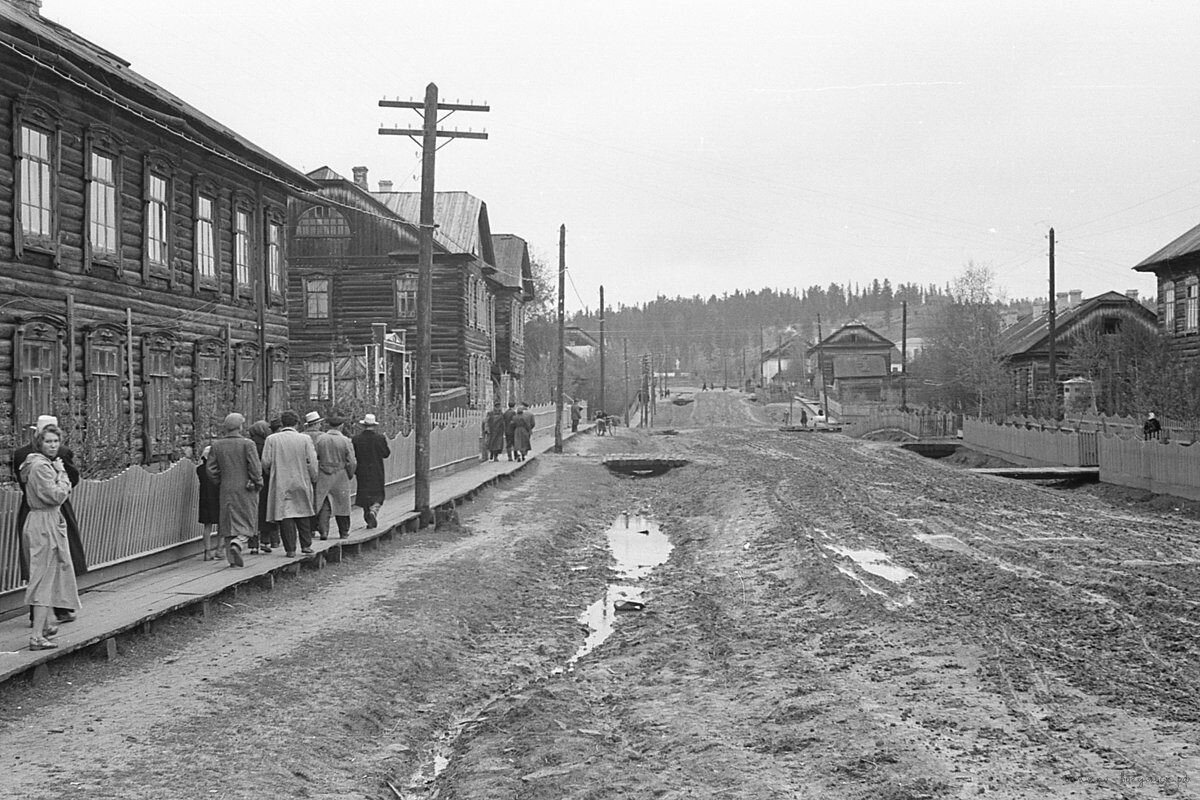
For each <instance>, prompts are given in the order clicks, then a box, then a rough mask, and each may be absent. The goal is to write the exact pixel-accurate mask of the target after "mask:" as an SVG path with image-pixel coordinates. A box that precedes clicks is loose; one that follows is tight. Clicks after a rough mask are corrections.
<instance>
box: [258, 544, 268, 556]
mask: <svg viewBox="0 0 1200 800" xmlns="http://www.w3.org/2000/svg"><path fill="white" fill-rule="evenodd" d="M258 552H260V553H262V554H263V555H270V554H271V548H270V547H269V546H267V545H265V544H264V545H263V546H262V547H260V548H258Z"/></svg>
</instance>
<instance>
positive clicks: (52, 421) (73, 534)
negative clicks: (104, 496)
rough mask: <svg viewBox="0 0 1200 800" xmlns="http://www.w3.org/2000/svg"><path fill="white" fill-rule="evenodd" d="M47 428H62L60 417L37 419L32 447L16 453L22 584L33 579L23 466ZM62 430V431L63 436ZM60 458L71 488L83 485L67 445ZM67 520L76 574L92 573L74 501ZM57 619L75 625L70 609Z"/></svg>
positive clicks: (65, 507) (66, 506) (66, 508)
mask: <svg viewBox="0 0 1200 800" xmlns="http://www.w3.org/2000/svg"><path fill="white" fill-rule="evenodd" d="M47 425H54V426H55V427H57V426H58V417H55V416H52V415H50V414H42V415H40V416H39V417H38V418H37V421H36V422H35V423H34V424H33V425H32V426H31V427H30V429H29V432H30V434H31V436H30V442H29V444H26V445H22V446H21V447H18V448H17V449H16V450H15V451H13V454H12V464H11V466H12V475H13V477H14V478H15V479H16V481H17V483H18V485H19V486H20V489H21V505H20V506H19V507H18V508H17V524H16V532H17V567H18V570H19V574H20V576H21V580H22V581H28V580H29V553H28V552H27V551H26V550H25V541H24V539H23V538H22V536H21V530H22V528H23V526H24V524H25V517H26V516H27V515H28V514H29V503H28V502H27V501H26V499H25V483H24V481H23V480H22V479H21V465H22V464H24V463H25V459H26V458H28V457H29V454H30V453H34V452H37V450H36V448H35V446H34V444H33V439H34V438H35V437H36V436H37V434H38V433H40V432H41V430H42V429H43V428H45V427H46V426H47ZM61 430H62V429H61V428H60V429H59V431H60V433H59V435H60V436H61V435H62V434H61ZM58 457H59V458H61V459H62V462H63V468H64V469H66V471H67V477H68V478H70V479H71V487H72V488H74V487H75V486H78V485H79V469H78V467H76V466H75V454H74V453H72V452H71V449H70V448H69V447H67V446H66V445H65V444H61V443H60V444H59V447H58ZM62 515H63V519H64V520H65V521H66V523H67V544H68V545H69V547H70V551H71V564H72V566H73V567H74V568H75V575H76V576H79V575H83V574H85V573H86V572H87V571H88V565H87V555H86V554H85V553H84V550H83V537H82V536H81V535H80V532H79V522H78V520H76V519H75V510H74V509H73V508H72V507H71V501H70V499H67V500H66V501H64V502H63V504H62ZM54 618H55V619H56V620H57V621H58V622H60V623H61V622H74V621H75V612H74V611H72V610H71V609H69V608H56V609H54ZM29 619H30V624H32V621H33V609H32V608H30V609H29Z"/></svg>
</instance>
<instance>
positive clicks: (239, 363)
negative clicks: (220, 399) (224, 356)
mask: <svg viewBox="0 0 1200 800" xmlns="http://www.w3.org/2000/svg"><path fill="white" fill-rule="evenodd" d="M261 356H262V354H261V353H260V352H259V349H258V345H257V344H254V343H253V342H239V343H237V344H235V345H234V346H233V365H232V366H233V407H232V409H231V410H232V411H236V412H238V413H239V414H241V415H242V416H244V417H245V418H246V419H248V420H250V421H254V420H256V419H258V418H259V416H261V415H260V414H259V405H260V404H261V402H260V401H261V399H262V398H261V397H260V394H261V393H260V392H259V391H258V388H259V385H260V383H261V381H260V380H259V374H260V371H261V369H262V358H261ZM247 361H249V362H250V363H249V365H247V363H246V362H247ZM247 387H248V388H247ZM247 392H248V393H249V396H247Z"/></svg>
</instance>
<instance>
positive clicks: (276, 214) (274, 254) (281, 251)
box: [263, 208, 287, 305]
mask: <svg viewBox="0 0 1200 800" xmlns="http://www.w3.org/2000/svg"><path fill="white" fill-rule="evenodd" d="M263 218H264V220H263V275H264V283H266V287H267V291H266V294H265V296H266V299H267V304H268V305H283V304H284V301H285V299H286V291H285V289H286V287H287V237H286V236H285V235H284V231H285V230H286V228H285V225H286V224H287V218H286V215H285V214H284V213H283V212H282V211H281V210H279V209H276V208H267V210H266V213H264V215H263Z"/></svg>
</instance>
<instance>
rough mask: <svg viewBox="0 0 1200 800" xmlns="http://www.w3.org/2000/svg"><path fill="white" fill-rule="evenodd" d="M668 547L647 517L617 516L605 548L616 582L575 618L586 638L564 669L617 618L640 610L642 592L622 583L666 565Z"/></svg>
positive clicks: (609, 630)
mask: <svg viewBox="0 0 1200 800" xmlns="http://www.w3.org/2000/svg"><path fill="white" fill-rule="evenodd" d="M671 548H672V545H671V540H670V539H669V538H667V535H666V534H665V533H663V532H662V531H661V530H660V529H659V527H658V523H657V522H655V521H654V520H652V519H650V518H649V517H644V516H640V515H636V514H622V515H621V516H619V517H617V519H616V521H615V522H614V523H613V524H612V527H610V528H609V529H608V549H609V552H611V553H612V556H613V558H614V559H615V560H616V562H617V563H616V566H614V567H613V572H614V573H615V574H616V578H617V580H618V581H620V582H618V583H610V584H609V585H608V589H607V590H606V591H605V593H604V597H602V598H601V599H599V600H597V601H596V602H594V603H592V604H591V605H590V606H588V607H587V608H586V609H585V610H584V612H583V613H582V614H580V615H579V622H580V624H581V625H586V626H587V629H588V635H587V638H586V639H585V640H584V642H583V644H582V645H580V646H579V649H578V650H577V651H575V655H573V656H571V660H570V661H568V662H567V668H568V669H570V668H571V667H573V666H574V664H575V662H576V661H578V660H579V659H581V658H583V657H584V656H586V655H587V654H588V653H590V652H592V651H593V650H595V649H596V648H597V647H599V646H600V645H601V644H602V643H603V642H604V641H605V640H606V639H608V637H609V636H611V635H612V632H613V627H614V626H615V625H616V621H617V616H618V615H620V614H622V613H625V612H626V611H636V610H638V609H640V608H641V606H642V605H643V600H642V590H641V589H640V588H639V587H637V586H631V585H628V584H626V583H624V581H636V580H639V579H641V578H644V577H646V576H647V575H649V574H650V573H651V572H652V571H653V570H654V568H655V567H657V566H658V565H660V564H662V563H664V562H666V560H667V558H669V557H670V555H671Z"/></svg>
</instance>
